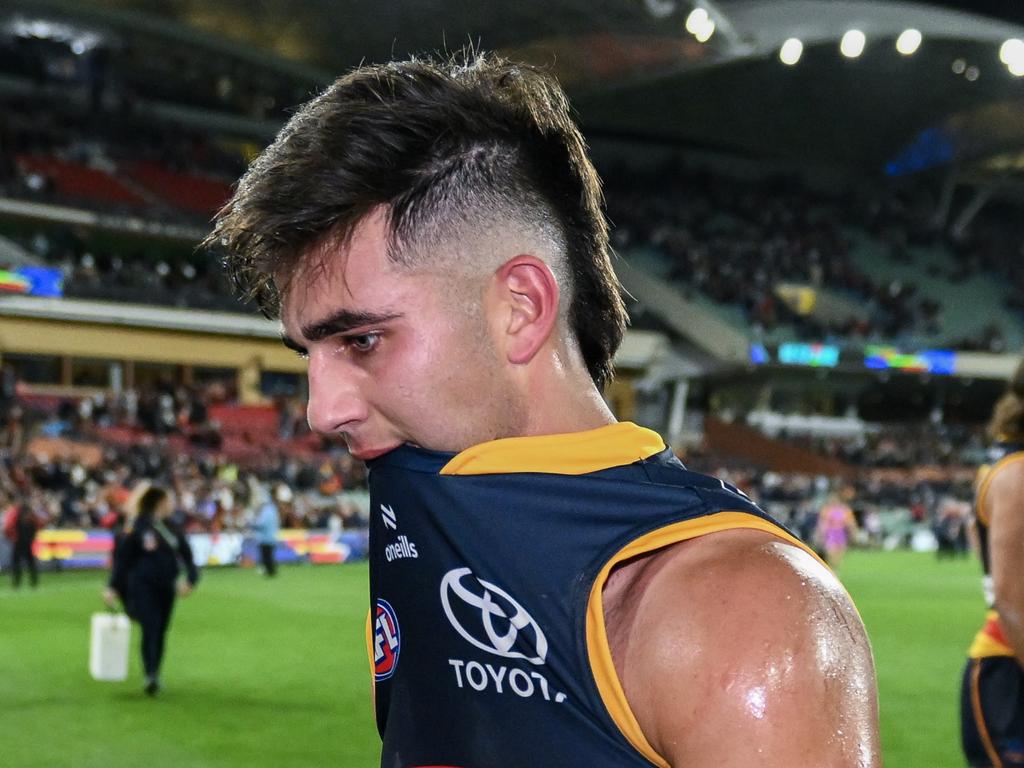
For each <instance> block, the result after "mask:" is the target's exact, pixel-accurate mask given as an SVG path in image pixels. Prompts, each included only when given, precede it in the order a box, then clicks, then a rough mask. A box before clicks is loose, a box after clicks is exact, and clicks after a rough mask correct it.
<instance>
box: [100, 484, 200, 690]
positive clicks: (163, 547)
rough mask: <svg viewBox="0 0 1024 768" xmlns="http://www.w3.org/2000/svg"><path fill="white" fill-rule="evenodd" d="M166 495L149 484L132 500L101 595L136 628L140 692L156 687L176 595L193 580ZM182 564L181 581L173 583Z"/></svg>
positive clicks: (188, 552)
mask: <svg viewBox="0 0 1024 768" xmlns="http://www.w3.org/2000/svg"><path fill="white" fill-rule="evenodd" d="M171 512H172V505H171V496H170V494H169V493H168V491H167V490H165V489H164V488H161V487H159V486H155V485H154V486H150V487H149V488H148V489H146V490H145V491H144V492H143V493H142V494H141V496H140V497H139V500H138V512H137V515H136V517H135V520H134V521H133V522H132V523H130V524H129V525H128V526H127V527H126V528H125V532H124V536H123V538H122V539H121V541H120V543H119V544H118V546H117V547H116V549H115V552H114V565H113V568H112V569H111V572H110V581H109V582H108V586H107V588H106V589H105V590H104V593H103V598H104V600H105V602H106V603H107V605H109V606H111V607H113V606H114V605H115V604H116V601H117V600H118V599H120V600H121V602H122V603H123V604H124V607H125V611H126V612H127V613H128V615H129V616H131V617H132V618H133V619H135V620H136V621H137V622H139V626H140V627H141V628H142V665H143V669H144V672H145V676H146V682H145V687H144V690H145V692H146V693H147V694H148V695H150V696H155V695H156V694H157V693H158V692H159V691H160V687H161V684H160V664H161V662H162V661H163V657H164V647H165V644H166V638H167V631H168V629H169V628H170V625H171V614H172V612H173V610H174V599H175V597H176V596H181V597H187V596H188V595H190V594H191V593H192V590H193V588H194V587H195V585H196V582H198V580H199V571H198V570H197V569H196V565H195V562H194V561H193V559H192V550H191V548H190V547H189V544H188V539H187V538H186V537H185V535H184V533H182V531H181V530H180V529H179V528H178V527H177V526H176V525H174V523H173V522H172V521H171V520H170V519H169V518H170V515H171ZM182 566H184V569H185V579H184V580H183V581H179V580H178V577H179V575H180V573H181V569H182Z"/></svg>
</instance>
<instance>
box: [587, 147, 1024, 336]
mask: <svg viewBox="0 0 1024 768" xmlns="http://www.w3.org/2000/svg"><path fill="white" fill-rule="evenodd" d="M605 177H606V181H607V186H608V191H607V197H608V204H609V214H610V218H611V220H612V221H613V223H614V226H615V228H614V238H615V240H614V242H615V245H616V247H617V248H618V249H619V250H620V251H623V252H626V253H629V252H631V251H636V250H647V251H654V252H657V253H659V254H661V255H662V256H663V257H664V258H666V259H667V260H668V262H669V271H668V277H669V278H670V279H671V280H673V281H676V282H677V283H678V284H679V285H680V286H681V288H682V290H683V292H684V295H686V296H687V297H688V298H696V297H704V298H706V299H709V300H711V301H712V302H714V303H716V304H719V305H724V306H729V307H738V308H740V309H741V310H742V312H743V314H744V317H745V320H746V322H747V324H748V325H749V326H750V327H751V328H752V329H753V331H754V332H755V335H756V334H758V333H768V332H771V331H772V330H774V329H776V328H778V327H780V326H791V327H792V328H793V329H794V331H795V333H796V336H797V338H799V339H803V340H807V341H823V340H828V341H842V342H844V343H845V342H849V341H850V340H852V341H853V342H857V341H860V342H864V341H874V342H878V341H885V342H894V341H897V342H898V341H899V340H900V339H901V338H906V337H908V336H915V335H916V336H922V335H923V336H934V335H935V334H937V333H939V332H940V331H941V330H942V327H941V323H940V319H941V315H942V311H943V301H942V299H940V298H936V297H935V296H928V295H924V294H923V292H922V291H921V290H920V289H919V286H918V285H917V284H915V283H914V282H912V281H908V280H901V279H888V280H886V279H876V278H874V277H872V275H871V274H869V272H868V271H866V270H865V269H864V267H863V266H861V264H860V263H859V261H858V258H857V256H856V253H855V251H856V248H855V246H856V245H857V243H858V242H861V241H869V242H871V243H872V244H873V247H874V248H876V249H878V250H880V251H881V252H883V253H884V254H885V255H886V257H887V258H889V259H891V260H892V261H894V262H898V263H903V264H907V263H911V262H913V261H914V258H915V250H914V249H915V248H916V247H928V248H944V247H948V248H950V249H951V250H952V252H953V253H955V255H956V263H957V267H956V268H955V269H954V270H953V271H951V272H950V273H949V274H947V275H944V277H945V278H946V279H947V280H948V282H949V283H950V290H951V292H952V286H954V285H955V284H956V283H957V282H959V281H962V280H963V279H964V278H966V277H969V276H972V275H975V274H979V273H981V272H983V271H985V270H994V271H995V272H996V273H997V274H1002V275H1003V276H1005V277H1007V278H1008V280H1009V282H1008V285H1010V286H1012V287H1013V288H1014V289H1015V292H1013V293H1011V295H1010V297H1009V298H1008V300H1007V306H1008V308H1010V309H1014V310H1016V311H1020V310H1021V309H1024V284H1022V282H1021V280H1022V279H1024V278H1022V277H1021V275H1020V270H1019V268H1015V267H1014V266H1013V265H1014V264H1019V258H1020V249H1019V246H1017V245H1011V243H1013V242H1017V243H1019V242H1020V240H1019V239H1018V240H1016V241H1013V239H1012V235H1011V231H1010V228H1012V225H1011V224H1010V223H1009V220H1007V219H1006V218H1005V217H999V218H998V219H996V221H995V225H994V231H995V232H996V233H1001V234H993V231H992V230H988V229H986V231H984V232H981V233H980V234H969V235H967V236H965V237H964V238H962V239H960V240H953V239H952V238H949V237H947V236H945V235H944V234H943V233H942V232H940V231H937V230H936V229H935V228H934V224H933V221H932V218H931V217H932V215H933V205H932V204H931V203H930V202H929V196H928V195H927V193H926V192H925V191H924V190H923V189H920V188H918V189H908V190H896V189H886V188H883V187H874V188H871V189H868V190H864V191H860V190H846V191H844V192H843V193H842V194H839V195H835V194H827V193H824V192H819V191H815V190H813V189H812V188H811V187H810V186H809V185H807V184H805V183H803V182H801V181H800V180H798V179H796V178H794V177H790V176H775V177H767V178H764V179H759V180H750V179H737V178H730V177H729V176H725V175H722V174H716V173H713V172H710V171H708V170H706V169H705V170H694V169H691V168H688V167H685V166H681V165H671V166H666V167H663V168H661V169H659V170H658V171H652V172H648V173H646V174H644V173H640V174H638V173H637V172H635V170H633V171H630V172H629V173H626V172H625V171H621V170H616V169H611V170H610V171H606V172H605ZM652 190H658V194H656V195H655V194H652ZM1011 219H1012V217H1011ZM980 229H981V228H979V230H980ZM786 285H797V286H809V287H811V288H813V289H815V290H821V289H826V290H828V291H831V292H832V293H834V294H836V295H838V296H840V297H841V298H843V299H845V300H846V302H847V306H848V311H846V312H845V313H840V315H839V316H838V317H836V316H834V315H835V313H833V316H831V317H823V316H819V315H818V314H816V313H813V312H806V311H803V310H802V309H801V308H800V307H799V306H795V305H794V303H793V302H788V301H786V300H785V299H784V298H783V297H782V295H780V294H781V293H782V292H780V290H779V289H780V288H782V287H784V286H786ZM946 341H947V342H948V344H949V345H950V346H952V347H954V348H958V349H982V350H985V351H993V352H1000V351H1003V349H1004V340H1003V331H1002V329H1001V328H1000V327H999V324H998V323H997V322H994V323H992V324H991V325H990V326H988V327H986V328H985V329H984V330H983V332H981V333H980V334H977V335H975V336H973V337H966V338H957V337H955V336H954V337H951V338H949V339H947V340H946Z"/></svg>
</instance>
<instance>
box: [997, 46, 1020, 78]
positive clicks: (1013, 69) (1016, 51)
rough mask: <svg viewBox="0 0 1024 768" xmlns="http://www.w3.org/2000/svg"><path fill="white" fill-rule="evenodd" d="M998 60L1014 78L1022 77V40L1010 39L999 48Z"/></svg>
mask: <svg viewBox="0 0 1024 768" xmlns="http://www.w3.org/2000/svg"><path fill="white" fill-rule="evenodd" d="M999 60H1000V61H1001V62H1003V64H1005V65H1006V68H1007V69H1008V70H1010V74H1011V75H1013V76H1014V77H1022V76H1024V40H1018V39H1017V38H1015V37H1014V38H1010V39H1009V40H1007V41H1006V42H1005V43H1003V44H1002V45H1001V46H1000V47H999Z"/></svg>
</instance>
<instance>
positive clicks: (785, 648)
mask: <svg viewBox="0 0 1024 768" xmlns="http://www.w3.org/2000/svg"><path fill="white" fill-rule="evenodd" d="M616 579H617V580H614V581H609V584H608V589H607V591H606V596H607V597H606V603H605V604H606V619H607V625H608V637H609V644H610V646H611V650H612V658H613V659H614V661H615V665H616V669H617V671H618V672H619V676H620V680H621V682H622V685H623V689H624V692H625V694H626V698H627V700H628V702H629V704H630V707H631V709H632V710H633V712H634V714H635V715H636V717H637V720H638V722H639V723H640V726H641V728H642V729H643V731H644V734H645V735H646V736H647V738H648V740H649V741H650V742H651V744H652V746H653V747H654V748H655V750H657V751H658V752H659V754H661V755H663V756H664V757H665V758H666V759H668V760H669V762H670V763H671V764H672V765H716V766H722V767H723V768H726V767H727V766H733V765H736V766H740V765H744V766H746V765H754V764H756V765H762V766H769V767H771V766H792V765H817V766H851V767H852V766H874V765H877V764H878V763H879V757H878V734H877V730H878V729H877V698H876V697H877V694H876V687H875V677H874V667H873V663H872V659H871V650H870V646H869V644H868V641H867V637H866V635H865V632H864V627H863V624H862V623H861V620H860V617H859V615H858V614H857V611H856V609H855V608H854V606H853V603H852V601H851V600H850V598H849V596H848V595H847V593H846V591H845V590H844V589H843V587H842V585H841V584H839V582H838V580H837V579H836V578H835V577H834V576H833V575H832V573H831V572H830V571H829V570H828V569H827V568H826V567H825V566H823V565H822V564H821V563H820V562H819V561H818V560H817V559H816V558H814V557H813V556H812V555H810V554H809V553H807V552H806V551H804V550H803V549H801V548H799V547H797V546H795V545H793V544H790V543H789V542H787V541H785V540H783V539H780V538H779V537H776V536H773V535H771V534H769V533H765V532H762V531H754V530H733V531H723V532H720V533H715V534H711V535H708V536H704V537H701V538H698V539H695V540H692V541H688V542H684V543H681V544H677V545H674V546H672V547H669V548H666V549H664V550H661V551H659V552H657V553H655V554H653V555H650V556H648V557H646V558H644V559H642V560H639V561H635V562H633V563H630V564H629V565H627V566H626V567H625V568H624V569H623V570H622V572H620V573H619V574H617V575H616Z"/></svg>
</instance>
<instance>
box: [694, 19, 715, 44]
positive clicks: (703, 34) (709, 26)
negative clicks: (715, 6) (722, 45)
mask: <svg viewBox="0 0 1024 768" xmlns="http://www.w3.org/2000/svg"><path fill="white" fill-rule="evenodd" d="M713 34H715V20H714V19H708V20H707V21H705V22H704V24H703V26H701V27H700V29H698V30H697V31H696V32H694V33H693V36H694V37H696V38H697V42H698V43H706V42H707V41H708V40H710V39H711V36H712V35H713Z"/></svg>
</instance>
